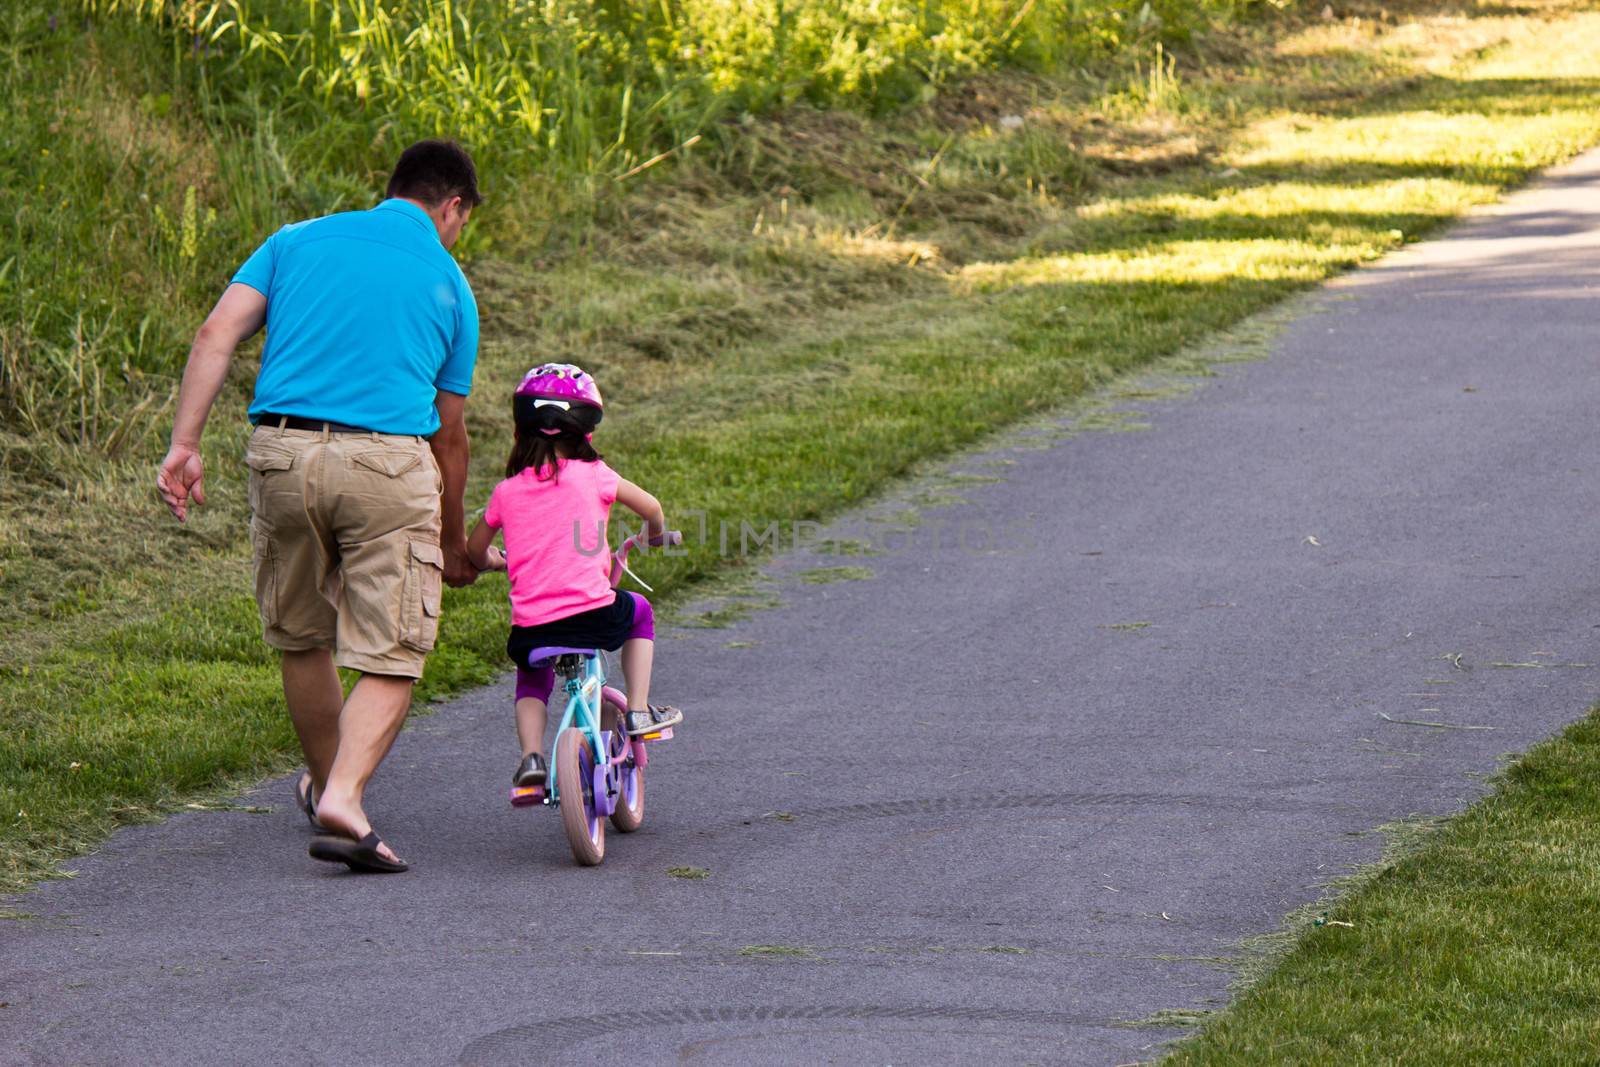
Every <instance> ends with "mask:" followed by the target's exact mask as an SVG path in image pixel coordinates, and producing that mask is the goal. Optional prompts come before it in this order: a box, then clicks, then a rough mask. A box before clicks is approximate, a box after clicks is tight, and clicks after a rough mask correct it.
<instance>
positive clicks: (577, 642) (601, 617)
mask: <svg viewBox="0 0 1600 1067" xmlns="http://www.w3.org/2000/svg"><path fill="white" fill-rule="evenodd" d="M634 606H635V605H634V599H633V597H632V596H631V595H630V594H628V593H625V592H622V593H618V594H617V596H616V599H615V600H613V601H612V602H611V603H609V604H607V605H605V606H604V607H600V608H591V609H590V610H588V611H580V612H578V613H577V614H576V615H568V616H567V617H566V618H564V619H553V620H551V621H550V622H542V623H540V624H539V625H537V626H513V627H512V628H511V636H510V637H509V638H507V639H506V655H508V656H510V657H511V662H512V663H515V664H516V665H517V666H519V667H526V666H527V665H528V653H529V652H532V651H533V650H534V649H536V648H603V649H605V650H606V651H607V652H615V651H616V650H617V649H619V648H621V647H622V643H623V642H624V641H626V640H627V639H628V633H629V631H631V630H632V629H633V611H634Z"/></svg>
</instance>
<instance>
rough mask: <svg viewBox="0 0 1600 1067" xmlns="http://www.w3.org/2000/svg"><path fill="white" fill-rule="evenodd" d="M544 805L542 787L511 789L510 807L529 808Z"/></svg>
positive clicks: (532, 786) (516, 787) (513, 787)
mask: <svg viewBox="0 0 1600 1067" xmlns="http://www.w3.org/2000/svg"><path fill="white" fill-rule="evenodd" d="M543 803H544V786H542V785H522V786H512V787H511V806H512V807H513V808H529V807H532V806H533V805H535V804H543Z"/></svg>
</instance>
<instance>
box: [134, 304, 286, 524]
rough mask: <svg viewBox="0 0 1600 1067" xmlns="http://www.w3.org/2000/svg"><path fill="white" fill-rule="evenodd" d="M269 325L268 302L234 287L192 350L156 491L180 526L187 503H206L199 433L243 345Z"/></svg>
mask: <svg viewBox="0 0 1600 1067" xmlns="http://www.w3.org/2000/svg"><path fill="white" fill-rule="evenodd" d="M266 320H267V298H266V297H264V296H262V295H261V294H260V293H258V292H256V291H255V290H254V289H252V288H250V287H249V286H248V285H242V284H239V283H237V282H235V283H234V284H233V285H230V286H228V288H227V289H226V290H225V291H224V292H223V294H222V299H220V300H218V301H217V306H216V307H214V308H212V309H211V314H210V315H208V316H206V321H205V322H204V323H203V324H202V325H201V327H200V332H199V333H197V334H195V338H194V346H193V347H191V348H190V349H189V362H188V363H187V364H186V365H185V366H184V368H183V384H182V386H180V387H179V389H178V411H177V414H176V415H175V416H173V420H172V448H171V449H170V450H168V452H167V458H166V459H164V460H162V461H161V469H160V471H158V472H157V474H156V488H157V489H158V490H160V492H161V499H162V500H164V501H166V504H167V507H168V508H169V509H171V511H172V514H173V515H174V516H175V517H176V518H177V520H178V521H179V522H185V521H187V520H188V518H189V501H190V500H193V501H194V502H195V503H196V504H204V503H205V502H206V491H205V465H204V464H203V463H202V462H201V461H200V433H201V431H202V430H204V429H205V426H206V416H207V415H209V414H210V413H211V405H212V404H214V403H216V400H217V393H218V392H219V391H220V390H221V389H222V380H223V379H224V378H226V377H227V376H228V364H229V362H231V361H232V359H233V350H234V349H235V348H237V347H239V342H241V341H243V340H244V339H245V338H246V337H249V336H250V335H251V334H253V333H255V332H256V331H257V330H259V329H261V324H262V323H264V322H266Z"/></svg>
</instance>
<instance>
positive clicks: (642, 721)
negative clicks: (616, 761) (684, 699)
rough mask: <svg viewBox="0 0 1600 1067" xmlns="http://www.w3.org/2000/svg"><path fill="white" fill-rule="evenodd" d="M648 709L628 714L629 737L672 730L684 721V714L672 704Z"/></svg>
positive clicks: (656, 705)
mask: <svg viewBox="0 0 1600 1067" xmlns="http://www.w3.org/2000/svg"><path fill="white" fill-rule="evenodd" d="M648 707H649V709H650V710H648V711H630V712H628V719H627V723H628V736H629V737H639V736H642V735H644V734H653V733H656V732H658V731H660V730H670V729H672V727H674V726H676V725H678V724H679V723H681V722H682V721H683V712H681V711H679V710H678V709H677V708H675V707H673V706H672V705H670V704H650V705H648Z"/></svg>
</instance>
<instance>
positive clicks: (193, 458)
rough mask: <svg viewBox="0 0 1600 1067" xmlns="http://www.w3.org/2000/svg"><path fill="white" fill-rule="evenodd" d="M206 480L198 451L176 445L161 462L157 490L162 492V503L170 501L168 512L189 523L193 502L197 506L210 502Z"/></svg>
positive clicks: (157, 477)
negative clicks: (191, 501)
mask: <svg viewBox="0 0 1600 1067" xmlns="http://www.w3.org/2000/svg"><path fill="white" fill-rule="evenodd" d="M205 476H206V472H205V464H204V463H203V462H202V461H201V459H200V452H199V450H198V449H194V448H189V447H187V446H185V445H178V444H175V445H173V446H172V450H171V451H169V452H168V453H167V458H166V459H164V460H162V461H161V470H160V471H159V472H158V473H157V474H156V488H157V489H159V490H160V491H161V499H162V500H164V501H166V504H167V508H168V510H170V511H171V512H172V514H173V516H174V517H175V518H176V519H177V520H178V521H179V522H187V521H188V519H189V501H190V500H191V499H192V500H193V501H194V502H195V503H196V504H204V503H205V502H206V490H205Z"/></svg>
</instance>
